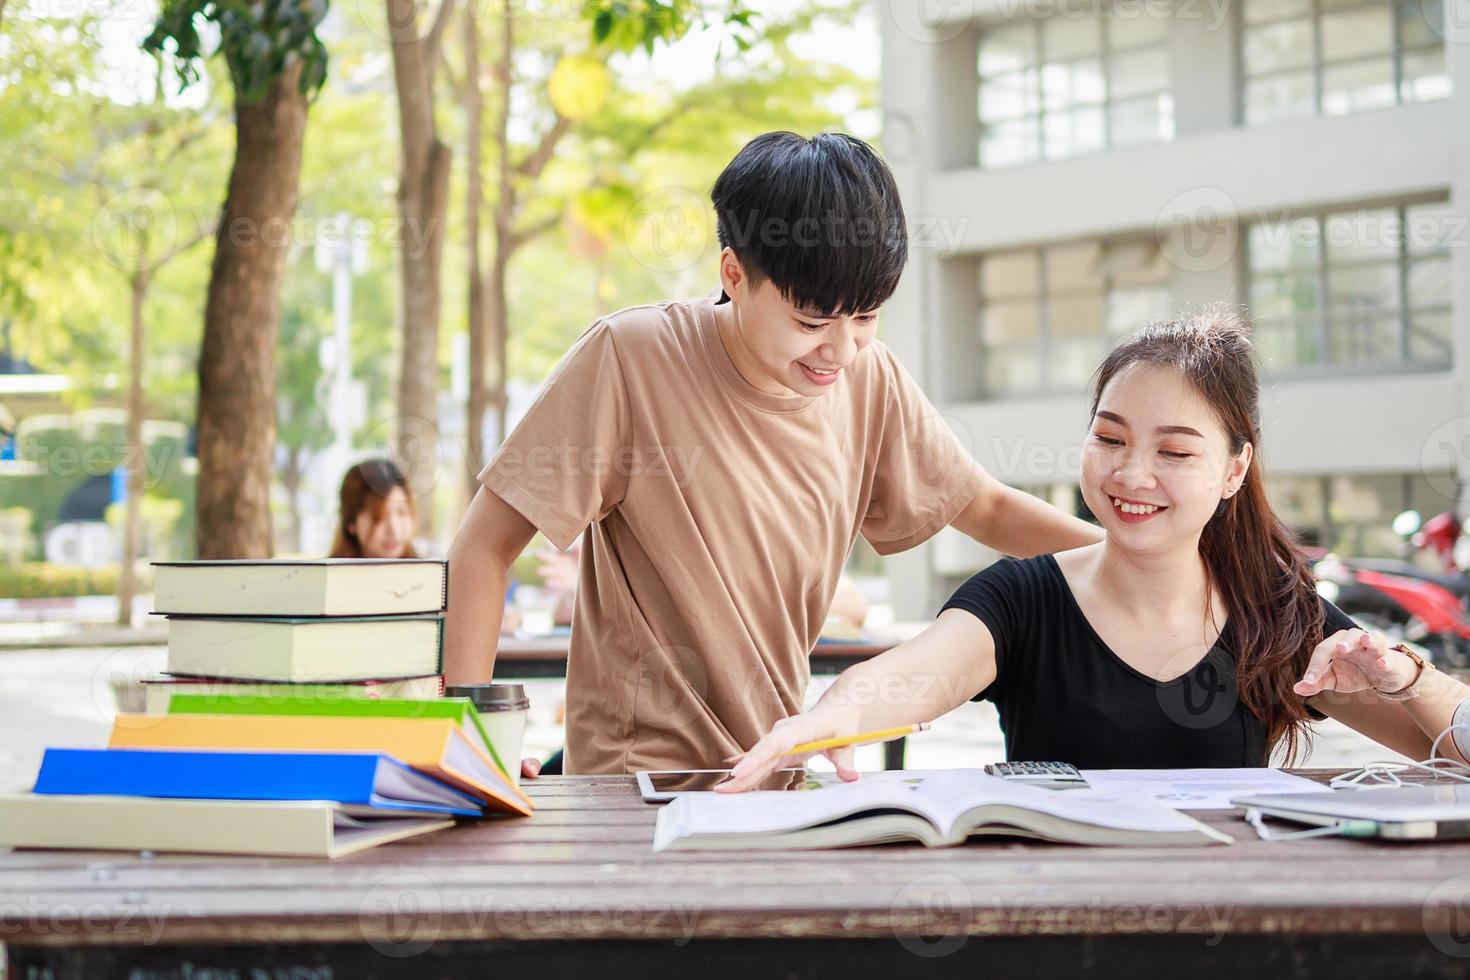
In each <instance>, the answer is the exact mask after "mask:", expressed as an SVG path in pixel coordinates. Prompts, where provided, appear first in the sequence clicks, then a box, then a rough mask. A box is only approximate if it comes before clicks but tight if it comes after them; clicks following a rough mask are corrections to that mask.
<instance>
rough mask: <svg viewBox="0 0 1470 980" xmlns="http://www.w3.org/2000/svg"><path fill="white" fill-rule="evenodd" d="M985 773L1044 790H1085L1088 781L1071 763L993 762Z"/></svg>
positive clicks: (986, 768)
mask: <svg viewBox="0 0 1470 980" xmlns="http://www.w3.org/2000/svg"><path fill="white" fill-rule="evenodd" d="M985 771H986V772H988V773H989V774H990V775H992V776H999V777H1000V778H1001V779H1009V780H1011V781H1012V782H1017V783H1025V784H1026V785H1028V786H1039V787H1041V788H1042V789H1085V788H1087V780H1085V779H1083V778H1082V773H1080V772H1078V771H1077V767H1076V766H1074V765H1072V764H1071V763H1070V762H992V763H991V764H990V765H988V766H986V767H985Z"/></svg>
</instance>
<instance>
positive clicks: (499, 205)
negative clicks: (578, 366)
mask: <svg viewBox="0 0 1470 980" xmlns="http://www.w3.org/2000/svg"><path fill="white" fill-rule="evenodd" d="M513 13H514V5H513V4H512V3H511V2H510V0H503V2H502V4H501V12H500V14H501V19H500V53H499V58H498V60H497V62H496V66H495V74H496V80H497V81H498V82H499V84H500V91H501V99H500V109H499V112H498V113H497V115H496V117H495V146H496V150H497V156H498V158H499V159H498V163H497V167H498V171H499V173H498V178H499V196H498V197H497V198H496V201H495V254H494V255H493V256H492V257H491V260H490V286H489V290H488V292H489V294H490V295H489V304H488V305H489V310H488V311H487V313H488V316H487V319H488V324H487V327H488V332H489V338H488V339H489V342H490V343H489V346H490V349H491V350H490V353H491V356H492V357H493V358H494V364H495V370H494V372H493V373H492V375H491V387H490V399H489V401H490V407H491V408H493V409H495V444H496V445H497V446H498V445H500V444H501V443H503V442H505V433H506V424H505V407H506V398H505V378H506V368H505V352H506V341H505V338H506V331H507V327H508V324H507V322H506V321H507V318H508V317H509V308H510V303H509V301H508V300H507V299H506V295H505V288H506V282H505V280H506V275H505V272H506V269H507V268H509V266H510V256H511V253H512V252H513V251H514V249H515V242H514V236H515V215H516V210H517V207H516V205H517V201H516V189H515V182H514V180H513V179H512V167H513V164H512V162H511V146H510V96H511V89H512V87H513V84H514V70H515V61H514V59H515V22H514V20H512V16H513Z"/></svg>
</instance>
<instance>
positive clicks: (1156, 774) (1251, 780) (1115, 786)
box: [1061, 769, 1324, 810]
mask: <svg viewBox="0 0 1470 980" xmlns="http://www.w3.org/2000/svg"><path fill="white" fill-rule="evenodd" d="M1082 778H1084V779H1086V780H1087V784H1088V785H1089V786H1092V787H1094V788H1096V789H1102V790H1119V791H1131V792H1137V793H1143V794H1145V795H1148V796H1151V797H1153V798H1154V799H1156V800H1158V801H1159V802H1160V803H1163V804H1164V805H1165V806H1171V807H1173V808H1174V809H1176V810H1229V809H1232V807H1231V804H1230V801H1231V800H1232V799H1234V798H1235V797H1237V796H1261V795H1264V794H1267V793H1310V792H1313V791H1319V790H1321V789H1323V788H1324V787H1323V786H1322V784H1321V783H1314V782H1312V780H1310V779H1303V778H1302V777H1301V776H1293V775H1292V774H1291V773H1289V772H1282V771H1281V770H1280V769H1084V770H1082ZM1061 792H1076V791H1075V790H1062V791H1061Z"/></svg>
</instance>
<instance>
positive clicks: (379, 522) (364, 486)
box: [329, 459, 419, 558]
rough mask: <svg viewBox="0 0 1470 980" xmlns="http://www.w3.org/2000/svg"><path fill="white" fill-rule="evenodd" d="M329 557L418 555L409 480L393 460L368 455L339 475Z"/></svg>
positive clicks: (415, 515)
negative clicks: (373, 457) (338, 502)
mask: <svg viewBox="0 0 1470 980" xmlns="http://www.w3.org/2000/svg"><path fill="white" fill-rule="evenodd" d="M339 497H340V509H339V511H338V514H337V533H336V536H335V539H334V540H333V542H332V553H331V555H330V556H329V557H332V558H418V557H419V553H418V551H417V550H416V549H415V548H414V544H413V530H414V524H415V521H416V518H417V514H416V513H415V511H414V506H413V498H412V497H410V496H409V495H408V481H407V480H405V479H404V478H403V473H402V472H400V471H399V469H398V467H397V466H395V465H394V464H393V463H392V461H390V460H386V459H367V460H363V461H362V462H361V463H358V464H357V465H356V466H354V467H352V468H351V469H349V470H348V471H347V474H346V475H345V476H343V477H342V489H341V492H340V494H339Z"/></svg>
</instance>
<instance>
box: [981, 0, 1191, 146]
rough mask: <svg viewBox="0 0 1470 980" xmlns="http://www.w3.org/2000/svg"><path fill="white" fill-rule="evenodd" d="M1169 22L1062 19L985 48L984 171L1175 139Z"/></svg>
mask: <svg viewBox="0 0 1470 980" xmlns="http://www.w3.org/2000/svg"><path fill="white" fill-rule="evenodd" d="M1167 30H1168V19H1167V18H1165V17H1161V16H1158V15H1157V14H1156V13H1155V12H1154V11H1153V10H1151V8H1149V7H1148V6H1147V5H1127V6H1125V7H1120V8H1119V9H1118V10H1116V11H1112V12H1110V13H1109V14H1108V16H1104V17H1098V16H1096V15H1095V14H1092V13H1083V12H1079V11H1075V10H1071V9H1065V8H1064V9H1063V10H1061V11H1059V12H1057V13H1054V14H1051V15H1050V16H1046V17H1038V18H1028V19H1026V20H1024V21H1013V22H1007V23H1004V24H1002V25H999V26H997V27H995V28H993V29H991V30H988V31H986V32H985V33H984V34H983V35H982V36H981V38H980V52H979V71H980V147H979V154H980V166H982V167H1006V166H1011V165H1014V164H1022V163H1034V162H1036V161H1037V160H1058V159H1062V158H1064V157H1071V156H1077V155H1080V154H1085V153H1092V152H1096V151H1098V150H1103V149H1106V148H1108V147H1112V146H1124V145H1127V144H1132V143H1157V142H1161V141H1167V140H1171V139H1173V138H1174V101H1173V96H1172V95H1171V94H1170V93H1169V91H1168V90H1169V68H1168V51H1167V48H1166V44H1165V36H1166V33H1167Z"/></svg>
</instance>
